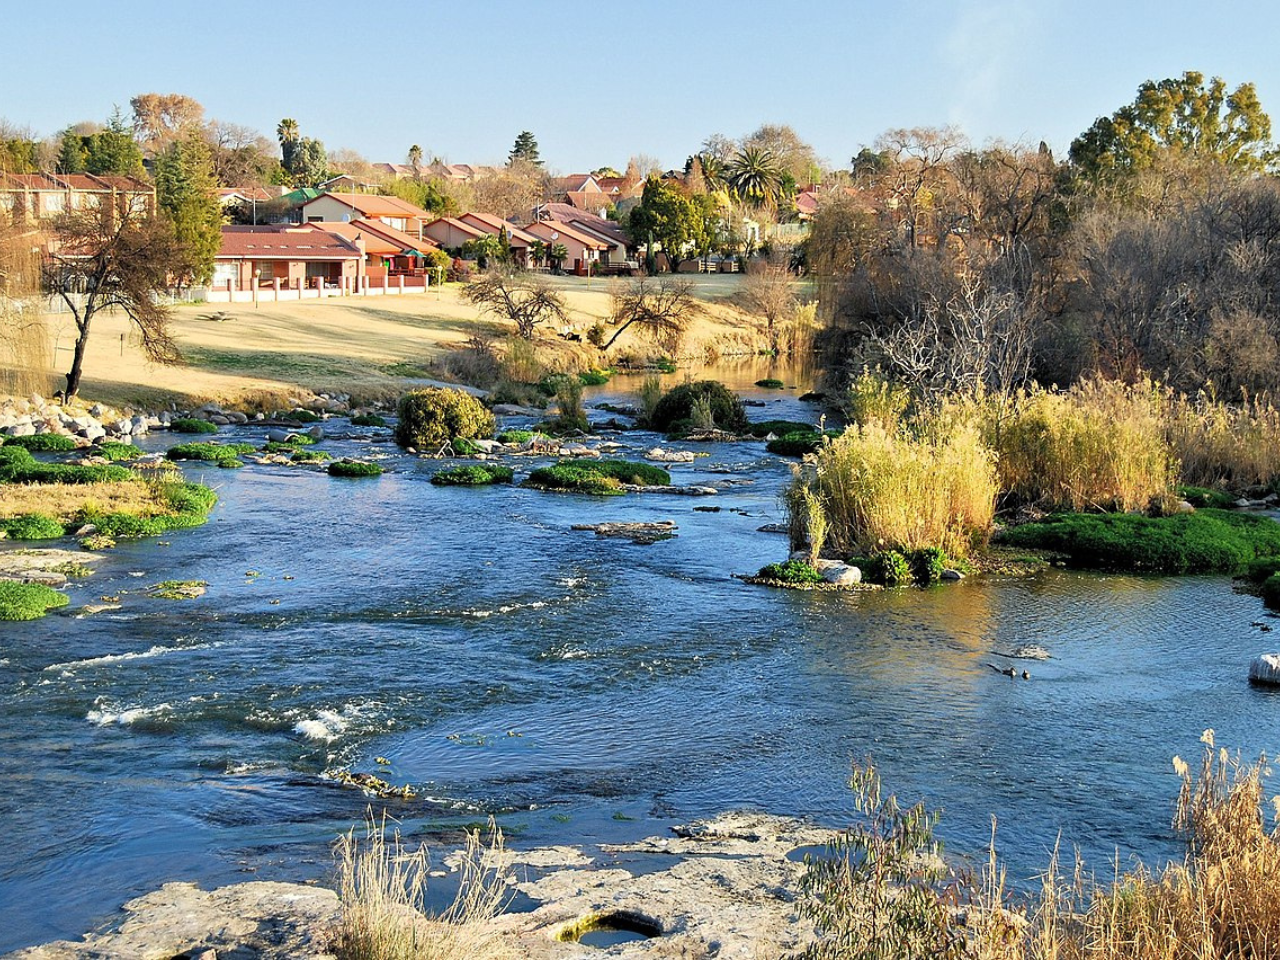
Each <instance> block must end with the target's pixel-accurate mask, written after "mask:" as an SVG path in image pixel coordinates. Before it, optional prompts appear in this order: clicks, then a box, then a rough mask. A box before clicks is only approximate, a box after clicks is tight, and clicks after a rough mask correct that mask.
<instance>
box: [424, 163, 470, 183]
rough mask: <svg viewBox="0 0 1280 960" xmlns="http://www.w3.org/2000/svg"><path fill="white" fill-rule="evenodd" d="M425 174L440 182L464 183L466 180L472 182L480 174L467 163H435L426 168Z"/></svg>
mask: <svg viewBox="0 0 1280 960" xmlns="http://www.w3.org/2000/svg"><path fill="white" fill-rule="evenodd" d="M427 172H428V173H429V174H430V175H431V176H433V177H439V178H440V179H441V180H456V181H458V182H460V183H465V182H467V181H468V180H474V179H475V178H476V175H477V174H478V173H479V172H480V171H479V170H477V169H476V168H475V167H473V166H471V164H469V163H440V162H439V161H436V162H435V163H433V164H431V166H429V167H427Z"/></svg>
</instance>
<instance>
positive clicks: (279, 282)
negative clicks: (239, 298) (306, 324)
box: [213, 224, 365, 291]
mask: <svg viewBox="0 0 1280 960" xmlns="http://www.w3.org/2000/svg"><path fill="white" fill-rule="evenodd" d="M364 264H365V252H364V249H363V243H362V242H361V240H359V239H356V240H348V239H346V238H345V237H342V236H339V235H338V234H336V233H330V232H328V231H325V230H319V229H315V228H313V227H311V226H292V225H275V224H272V225H263V226H256V227H254V226H232V227H223V228H222V249H221V250H219V251H218V255H217V256H216V257H215V258H214V267H213V288H214V289H215V290H217V289H219V288H221V289H224V290H228V291H237V290H252V289H254V288H258V289H262V288H272V289H275V290H282V289H283V290H302V289H315V290H321V291H323V290H324V289H325V288H326V287H337V288H340V289H342V290H344V291H347V290H351V291H355V290H358V289H359V288H360V286H361V284H362V282H363V280H364V277H365V265H364Z"/></svg>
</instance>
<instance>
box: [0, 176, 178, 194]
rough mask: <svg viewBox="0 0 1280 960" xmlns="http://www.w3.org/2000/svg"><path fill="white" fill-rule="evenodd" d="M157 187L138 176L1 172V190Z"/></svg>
mask: <svg viewBox="0 0 1280 960" xmlns="http://www.w3.org/2000/svg"><path fill="white" fill-rule="evenodd" d="M155 189H156V188H155V187H153V186H152V185H151V184H149V183H147V182H146V181H145V180H139V179H138V178H137V177H109V176H105V175H104V176H94V175H93V174H89V173H64V174H47V173H0V190H80V191H85V192H92V193H106V192H108V191H111V190H123V191H125V192H127V193H155Z"/></svg>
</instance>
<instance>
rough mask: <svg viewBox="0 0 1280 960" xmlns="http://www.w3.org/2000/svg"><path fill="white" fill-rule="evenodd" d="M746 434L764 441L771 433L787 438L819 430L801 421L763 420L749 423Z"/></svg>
mask: <svg viewBox="0 0 1280 960" xmlns="http://www.w3.org/2000/svg"><path fill="white" fill-rule="evenodd" d="M746 432H747V433H749V434H751V436H753V437H759V438H760V439H761V440H763V439H764V438H765V437H767V436H768V435H769V434H771V433H772V434H773V435H774V436H775V437H785V436H786V435H787V434H789V433H817V432H818V428H817V427H815V426H814V425H813V424H811V423H801V422H800V421H799V420H761V421H759V422H758V423H748V424H747V429H746Z"/></svg>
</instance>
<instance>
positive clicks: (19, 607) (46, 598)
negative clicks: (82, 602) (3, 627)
mask: <svg viewBox="0 0 1280 960" xmlns="http://www.w3.org/2000/svg"><path fill="white" fill-rule="evenodd" d="M69 602H70V599H69V598H68V597H67V595H66V594H65V593H59V592H58V591H57V590H54V589H53V588H52V587H46V586H44V585H43V584H40V583H18V582H17V581H16V580H0V620H39V619H40V618H41V617H43V616H44V615H45V614H46V613H48V612H49V611H50V610H53V609H56V608H57V607H65V606H66V605H67V604H68V603H69Z"/></svg>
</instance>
